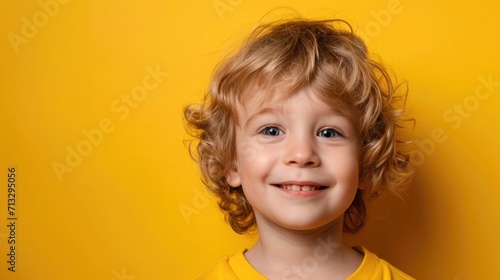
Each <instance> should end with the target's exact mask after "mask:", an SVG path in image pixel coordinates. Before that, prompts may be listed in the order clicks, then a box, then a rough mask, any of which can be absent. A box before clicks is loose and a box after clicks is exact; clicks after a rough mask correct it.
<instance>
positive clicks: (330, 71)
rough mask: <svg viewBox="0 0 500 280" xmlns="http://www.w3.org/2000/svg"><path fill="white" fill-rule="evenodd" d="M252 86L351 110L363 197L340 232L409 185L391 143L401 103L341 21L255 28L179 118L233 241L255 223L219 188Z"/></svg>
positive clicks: (403, 157) (403, 160)
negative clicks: (369, 203) (373, 201)
mask: <svg viewBox="0 0 500 280" xmlns="http://www.w3.org/2000/svg"><path fill="white" fill-rule="evenodd" d="M255 86H258V87H259V88H261V89H265V90H266V91H267V90H268V91H269V92H273V91H274V90H276V89H279V91H280V92H285V93H288V94H293V93H294V92H296V91H297V90H299V89H301V88H305V87H309V88H312V89H313V91H314V92H315V93H317V94H318V96H319V97H320V98H321V99H322V100H323V101H325V102H326V103H327V104H334V103H336V104H338V102H339V101H340V102H341V103H343V104H347V105H349V106H352V107H353V108H354V109H355V110H357V112H358V114H359V117H360V118H359V120H358V127H357V129H358V135H359V136H360V139H359V140H360V143H361V150H360V154H361V160H360V166H359V168H360V175H359V176H360V178H359V179H360V182H361V183H362V184H363V188H362V189H358V192H357V194H356V196H355V198H354V201H353V202H352V204H351V205H350V207H349V208H348V210H347V211H346V213H345V215H344V232H351V233H353V232H356V231H358V230H359V229H360V228H361V227H362V226H363V225H364V224H365V220H366V208H365V201H366V200H367V199H369V198H372V197H375V196H377V195H378V194H380V193H382V192H392V193H395V194H400V193H401V192H402V190H403V187H404V186H405V184H406V183H407V182H408V180H409V179H410V176H411V174H412V168H410V165H409V164H408V163H409V158H410V157H409V154H410V151H409V150H406V149H405V148H404V146H405V143H406V142H405V141H402V140H400V139H398V137H399V135H397V134H396V130H398V129H399V128H401V127H402V126H401V123H402V121H403V120H404V119H403V107H404V106H402V105H404V104H403V103H404V102H401V98H402V97H405V96H406V92H405V93H404V94H402V95H396V91H397V89H398V86H397V85H395V83H394V82H393V79H392V78H391V76H390V75H389V73H388V71H387V70H386V69H385V68H384V67H383V66H382V65H381V64H380V63H378V62H376V61H374V60H373V59H371V58H370V57H369V56H368V54H367V49H366V46H365V44H364V43H363V41H362V40H361V39H360V38H359V37H358V36H356V35H355V34H354V33H353V31H352V28H351V26H350V25H349V24H348V23H347V22H345V21H342V20H307V19H302V18H299V19H292V20H290V19H287V20H283V21H276V22H272V23H267V24H262V25H260V26H258V27H257V28H256V29H255V30H254V31H253V32H252V33H251V34H250V36H249V37H248V38H247V40H246V41H245V42H244V43H243V46H242V47H241V48H240V49H239V50H238V51H237V52H236V53H234V54H232V55H229V56H228V57H227V58H226V59H224V60H223V61H222V62H221V63H220V64H219V65H218V67H216V69H215V72H214V74H213V77H212V79H211V83H210V86H209V89H208V92H207V94H206V95H205V98H204V100H203V101H202V102H201V103H200V104H192V105H190V106H187V107H186V108H185V110H184V117H185V119H186V121H187V124H188V127H187V129H188V132H189V133H190V134H191V135H192V136H194V137H195V139H196V140H198V141H195V142H193V143H197V157H196V160H197V161H198V163H199V166H200V170H201V173H202V178H203V183H204V184H205V185H206V186H207V187H208V189H209V190H210V191H211V192H213V193H214V194H215V195H216V196H217V197H218V204H219V207H220V209H221V210H222V211H223V213H224V214H225V217H226V220H227V221H228V223H229V224H230V225H231V227H232V228H233V230H234V231H235V232H237V233H240V234H241V233H245V232H248V231H249V230H251V229H252V228H254V226H255V216H254V213H253V210H252V206H251V205H250V204H249V202H248V201H247V199H246V198H245V195H244V193H243V190H242V188H241V186H240V187H237V188H234V187H231V186H229V185H228V183H227V182H226V179H225V177H226V175H227V174H228V172H229V170H231V169H232V168H233V167H234V162H235V149H236V145H235V128H236V126H237V125H238V114H237V108H238V106H236V105H237V104H242V103H243V102H244V100H245V98H246V97H248V96H249V95H251V93H250V92H251V91H250V89H251V88H252V87H255Z"/></svg>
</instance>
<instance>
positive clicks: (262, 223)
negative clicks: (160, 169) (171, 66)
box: [185, 19, 412, 279]
mask: <svg viewBox="0 0 500 280" xmlns="http://www.w3.org/2000/svg"><path fill="white" fill-rule="evenodd" d="M338 25H341V26H342V25H343V26H347V27H349V29H350V26H349V25H348V24H347V23H346V22H344V21H340V20H325V21H311V20H306V19H296V20H286V21H281V22H274V23H270V24H265V25H261V26H260V27H258V28H257V29H256V30H255V31H254V32H253V33H252V34H251V35H250V37H249V38H248V39H247V41H246V42H245V43H244V44H243V46H242V47H241V49H240V50H239V51H238V52H237V53H236V54H234V55H232V56H230V57H228V58H227V59H226V60H225V61H223V63H222V64H220V65H219V66H218V67H217V69H216V71H215V73H214V75H213V77H212V81H211V84H210V88H209V90H208V94H207V95H206V98H205V100H204V102H203V103H201V104H199V105H192V106H189V107H187V108H186V110H185V118H186V120H187V122H188V123H189V125H190V126H191V128H193V129H194V130H193V131H194V132H195V133H194V135H195V136H196V137H197V139H199V143H198V146H197V152H198V161H199V165H200V169H201V172H202V175H203V179H204V183H205V185H206V186H207V187H208V188H209V189H210V191H212V192H213V193H214V194H215V195H216V196H217V197H218V199H219V206H220V209H221V210H222V211H223V213H224V214H225V217H226V219H227V221H228V222H229V224H230V225H231V227H232V228H233V230H234V231H235V232H237V233H240V234H243V233H246V232H251V231H253V230H257V231H258V234H259V239H258V241H257V243H256V244H255V245H254V246H253V247H252V248H250V249H248V250H245V251H243V252H240V253H238V254H235V255H233V256H229V257H226V258H224V259H222V260H221V261H219V262H218V263H216V264H215V265H214V266H212V267H211V268H210V269H209V270H207V271H206V272H205V273H203V274H202V275H201V276H199V277H198V278H197V279H412V278H411V277H409V276H407V275H406V274H404V273H403V272H401V271H399V270H398V269H396V268H394V267H393V266H391V265H390V264H388V263H387V262H385V261H384V260H381V259H379V258H377V256H375V255H374V254H373V253H370V252H369V251H368V250H366V249H365V248H363V247H354V248H353V247H350V246H348V245H347V244H345V243H344V241H343V238H342V234H343V233H344V232H348V233H354V232H356V231H358V230H359V229H360V228H361V227H362V226H363V225H364V223H365V218H366V212H365V200H367V199H368V198H371V197H374V196H376V195H378V194H379V193H381V192H385V191H389V192H393V193H398V192H399V191H400V189H401V186H403V185H404V183H406V182H407V180H408V179H409V177H410V175H411V170H410V169H409V168H408V167H409V166H408V159H409V156H408V154H407V153H404V152H403V151H402V149H401V148H402V147H401V144H402V143H403V142H402V141H400V140H398V139H396V136H395V130H396V128H398V127H400V125H399V123H400V121H401V117H402V109H401V108H398V107H397V106H396V104H395V103H396V102H397V100H398V98H397V97H396V96H395V88H396V87H395V86H394V85H393V83H392V81H391V79H390V77H389V75H388V74H387V72H386V70H385V69H384V68H383V67H382V66H381V65H380V64H378V63H376V62H375V61H373V60H371V59H370V58H369V57H368V55H367V51H366V47H365V45H364V43H363V42H362V41H361V39H360V38H358V37H357V36H355V35H354V34H353V32H352V29H350V30H348V31H346V30H345V28H344V29H341V28H339V27H336V26H338Z"/></svg>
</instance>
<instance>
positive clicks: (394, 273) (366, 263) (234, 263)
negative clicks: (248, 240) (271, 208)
mask: <svg viewBox="0 0 500 280" xmlns="http://www.w3.org/2000/svg"><path fill="white" fill-rule="evenodd" d="M360 249H361V250H362V251H363V253H364V257H363V261H362V262H361V265H360V266H359V267H358V269H357V270H356V271H355V272H354V273H353V274H352V275H351V276H349V278H347V279H348V280H349V279H351V280H353V279H364V280H365V279H377V280H386V279H393V280H408V279H414V278H412V277H410V276H408V275H406V274H404V273H403V272H401V271H400V270H398V269H397V268H395V267H393V266H392V265H390V264H389V263H388V262H386V261H384V260H382V259H379V258H378V257H377V256H376V255H375V254H373V253H370V252H369V251H368V250H366V249H365V248H364V247H361V248H360ZM244 253H245V251H243V252H241V253H239V254H236V255H233V256H229V257H225V258H223V259H222V260H220V261H218V262H217V263H216V264H214V265H213V266H212V267H211V268H209V269H208V270H207V271H205V272H204V273H203V274H201V275H200V276H198V277H197V278H195V279H196V280H220V279H223V280H233V279H236V280H238V279H239V280H247V279H248V280H265V279H267V278H266V277H264V276H263V275H262V274H260V273H259V272H258V271H257V270H255V268H253V267H252V265H250V263H249V262H248V261H247V260H246V258H245V256H244V255H243V254H244ZM284 279H286V277H285V278H284ZM289 279H301V278H300V277H299V276H297V275H290V277H289Z"/></svg>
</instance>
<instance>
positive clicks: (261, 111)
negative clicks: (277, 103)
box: [244, 107, 276, 127]
mask: <svg viewBox="0 0 500 280" xmlns="http://www.w3.org/2000/svg"><path fill="white" fill-rule="evenodd" d="M275 112H276V109H275V108H270V107H265V108H263V109H261V110H259V111H257V112H256V113H254V114H252V115H251V116H250V117H249V118H248V119H247V121H246V122H245V125H244V126H245V127H246V126H247V125H248V124H249V123H251V122H252V121H253V120H254V119H256V118H257V117H259V116H260V115H264V114H269V113H275Z"/></svg>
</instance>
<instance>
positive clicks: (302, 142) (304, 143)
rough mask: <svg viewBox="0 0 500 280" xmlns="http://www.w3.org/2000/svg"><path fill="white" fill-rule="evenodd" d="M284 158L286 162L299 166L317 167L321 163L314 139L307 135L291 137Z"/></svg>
mask: <svg viewBox="0 0 500 280" xmlns="http://www.w3.org/2000/svg"><path fill="white" fill-rule="evenodd" d="M287 144H288V145H287V146H288V147H287V150H286V154H285V156H284V158H283V160H284V163H285V164H286V165H290V166H297V167H316V166H319V165H320V158H319V156H318V154H317V153H316V148H315V146H314V140H313V139H308V138H306V137H301V138H291V139H289V141H288V143H287Z"/></svg>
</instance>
